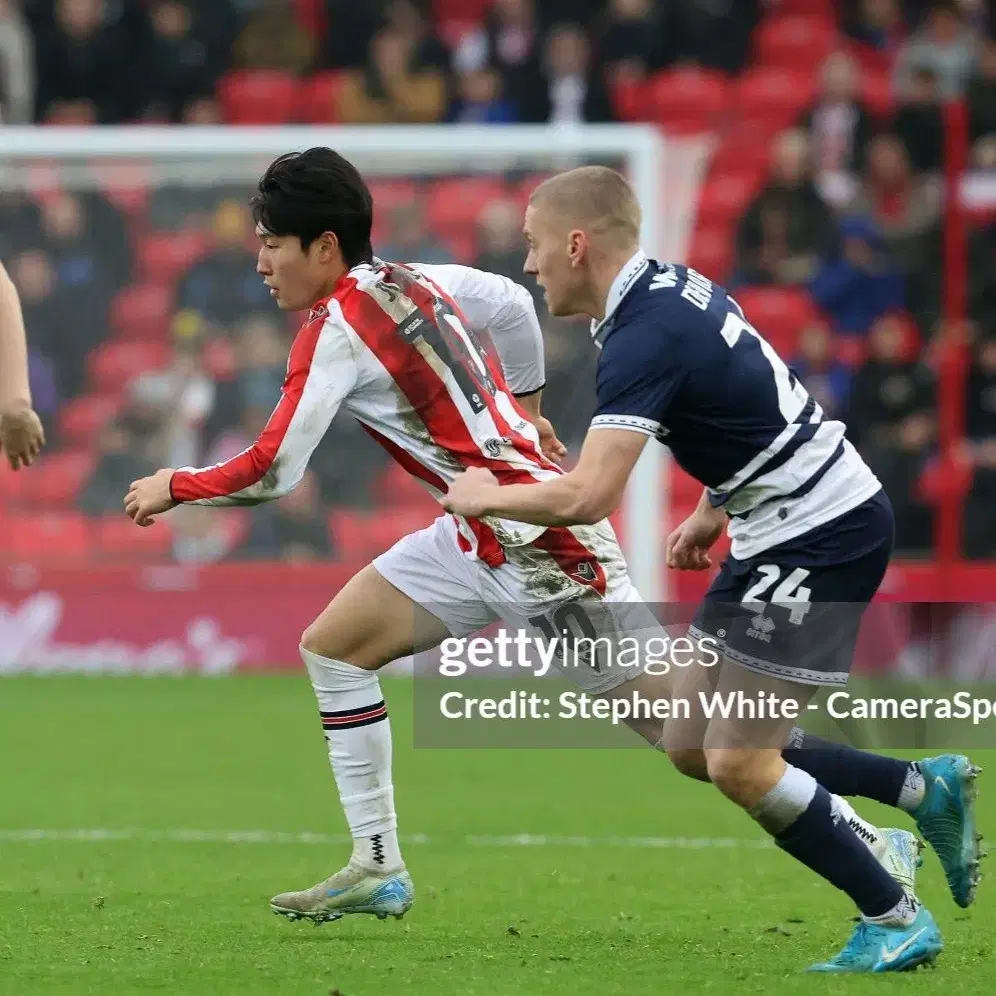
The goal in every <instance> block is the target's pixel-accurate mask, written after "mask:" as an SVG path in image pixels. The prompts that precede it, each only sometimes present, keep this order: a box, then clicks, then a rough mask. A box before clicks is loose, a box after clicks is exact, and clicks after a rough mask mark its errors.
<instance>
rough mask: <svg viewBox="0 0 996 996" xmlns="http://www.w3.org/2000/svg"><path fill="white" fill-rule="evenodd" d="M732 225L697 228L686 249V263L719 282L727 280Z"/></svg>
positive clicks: (730, 259)
mask: <svg viewBox="0 0 996 996" xmlns="http://www.w3.org/2000/svg"><path fill="white" fill-rule="evenodd" d="M733 238H734V236H733V226H731V225H713V226H710V227H709V228H697V229H696V231H695V234H694V235H693V236H692V244H691V246H690V247H689V250H688V260H687V262H688V265H689V266H691V267H692V268H693V269H696V270H698V271H699V273H701V274H702V275H703V276H706V277H708V278H709V279H710V280H716V281H718V282H720V283H722V282H723V281H725V280H727V279H728V278H729V275H730V269H731V267H732V264H733V249H734V244H733Z"/></svg>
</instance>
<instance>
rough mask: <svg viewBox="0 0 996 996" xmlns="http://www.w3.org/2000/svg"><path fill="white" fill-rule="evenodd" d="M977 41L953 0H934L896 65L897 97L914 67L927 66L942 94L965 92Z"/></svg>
mask: <svg viewBox="0 0 996 996" xmlns="http://www.w3.org/2000/svg"><path fill="white" fill-rule="evenodd" d="M976 50H977V42H976V38H975V35H974V33H973V32H972V30H971V28H969V27H968V26H967V25H966V24H965V23H964V19H963V16H962V12H961V9H960V8H959V6H958V4H957V2H956V0H934V2H933V3H931V5H930V10H929V11H928V13H927V21H926V23H925V24H924V26H923V28H921V29H920V30H919V31H918V32H917V33H916V34H915V35H913V37H912V38H910V39H909V41H907V42H906V44H905V45H903V47H902V49H901V50H900V53H899V57H898V59H897V60H896V66H895V87H896V93H897V95H898V96H899V98H900V99H903V98H905V97H906V95H907V94H908V93H909V90H910V86H911V83H912V78H913V71H914V70H916V69H930V70H931V71H932V72H933V73H934V74H935V76H936V77H937V83H938V87H939V89H940V93H941V96H942V98H944V99H948V98H951V97H959V96H961V95H962V93H964V91H965V87H966V86H967V84H968V80H969V77H970V76H971V73H972V67H973V66H974V64H975V56H976Z"/></svg>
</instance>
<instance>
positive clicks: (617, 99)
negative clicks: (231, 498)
mask: <svg viewBox="0 0 996 996" xmlns="http://www.w3.org/2000/svg"><path fill="white" fill-rule="evenodd" d="M994 16H996V6H993V7H992V8H990V6H989V5H988V4H987V3H985V2H984V0H962V2H957V0H948V2H928V0H921V2H903V3H901V2H899V0H853V2H842V3H837V4H832V3H829V2H827V3H822V2H815V0H813V2H805V3H802V2H799V3H796V2H792V0H781V2H779V0H768V2H764V0H491V2H486V0H459V2H456V0H454V2H451V3H447V2H445V0H444V2H437V3H435V4H422V3H419V2H416V0H390V2H387V0H369V2H367V3H363V4H355V3H353V2H351V0H326V2H324V3H322V2H293V0H149V2H145V3H131V2H125V0H0V142H2V128H3V124H21V123H31V122H38V123H46V124H49V125H58V124H92V125H102V124H115V123H128V122H168V123H174V124H176V125H178V126H179V125H189V126H196V125H203V124H213V123H220V122H226V121H232V122H240V121H244V120H250V119H247V118H246V117H244V114H243V112H244V109H245V108H246V107H247V106H249V107H250V108H251V109H252V110H253V113H257V114H258V113H259V108H260V105H261V104H262V105H264V106H265V107H266V108H267V109H268V110H267V113H268V114H270V113H273V111H274V108H278V111H279V107H280V106H285V108H286V109H285V112H283V113H284V117H283V118H277V120H295V119H298V118H296V117H295V111H294V110H292V108H298V107H300V106H304V105H306V106H307V108H308V111H307V115H306V118H305V119H306V120H309V121H338V122H343V123H353V124H359V123H377V124H386V123H411V122H420V123H435V122H439V123H440V125H441V126H445V123H447V122H474V123H490V124H494V125H495V126H496V127H500V126H501V125H502V124H506V123H511V122H551V123H557V122H569V121H588V122H607V121H625V120H633V119H646V120H653V121H658V122H659V123H661V124H662V126H663V127H664V128H665V129H668V128H671V127H673V128H675V129H676V130H678V131H687V130H690V127H689V122H691V123H692V125H691V130H695V129H696V128H697V127H699V126H701V125H702V124H703V123H705V125H706V126H708V127H710V128H712V129H714V130H718V131H719V132H720V135H721V137H722V138H723V141H722V143H721V144H720V147H719V152H718V153H717V155H716V157H715V159H714V162H713V164H712V167H711V169H712V172H711V174H710V178H709V179H708V181H707V182H706V184H705V187H704V189H703V203H702V206H701V209H700V217H699V222H698V225H697V228H696V232H695V235H694V237H693V239H692V244H691V247H690V252H689V261H690V262H691V263H692V264H693V265H696V266H699V267H700V268H701V269H702V270H703V271H704V272H705V273H706V274H707V275H708V276H711V277H713V278H715V279H717V280H721V281H726V282H727V284H728V286H730V287H731V288H732V289H734V291H735V293H736V295H737V298H738V300H739V301H740V302H741V304H743V305H744V306H745V308H746V309H747V311H748V315H750V316H752V317H754V320H755V321H756V323H757V325H758V326H759V328H760V330H761V332H762V334H767V333H768V331H769V329H770V330H771V332H772V336H773V337H774V338H775V340H776V344H777V345H778V346H779V348H780V349H781V350H782V351H783V352H784V353H786V354H787V358H788V359H790V360H791V361H792V364H793V366H794V368H795V370H796V371H797V373H798V374H799V375H800V377H801V378H802V379H803V381H804V382H805V383H806V385H807V387H808V388H809V389H810V390H811V391H812V393H813V394H814V395H815V396H816V397H817V398H818V400H819V401H820V403H821V404H822V405H823V406H824V408H826V409H827V410H828V411H831V412H834V413H836V414H839V415H840V417H842V418H844V419H845V420H846V421H847V422H848V423H849V426H850V433H851V437H852V439H853V441H854V442H855V444H856V445H857V446H859V447H860V448H861V450H862V451H863V452H864V453H865V454H866V456H867V458H868V460H869V462H870V463H871V465H872V467H873V469H874V470H875V471H876V473H878V474H879V476H880V477H881V479H882V480H883V482H884V484H885V485H886V488H887V490H888V491H889V493H890V496H891V497H892V500H893V503H894V504H895V506H896V508H897V517H898V523H899V537H898V541H899V542H898V545H899V548H900V550H902V551H903V552H905V553H908V554H913V555H922V554H927V553H929V552H930V545H931V542H932V536H933V520H934V516H935V509H936V495H937V489H938V481H937V473H936V460H935V458H936V450H937V432H938V429H937V421H938V420H937V410H936V375H937V356H938V349H937V344H938V343H940V342H943V341H944V340H945V339H946V338H947V337H950V336H969V337H970V340H971V342H972V356H973V359H972V365H971V370H970V373H969V377H968V389H967V393H966V397H965V419H966V440H965V443H964V446H963V450H962V458H963V464H964V468H965V476H964V487H965V489H966V494H967V501H966V505H965V527H964V530H963V531H964V537H965V542H964V552H965V555H966V556H968V557H972V558H977V557H991V556H994V555H996V522H994V520H993V519H992V516H991V515H988V514H987V511H988V507H989V505H990V504H991V502H992V500H993V499H994V498H996V324H994V323H996V224H994V223H993V222H992V221H991V219H990V218H989V217H987V216H986V215H985V213H983V214H982V216H981V217H980V218H979V219H977V222H976V224H975V225H974V227H973V230H972V231H971V234H970V237H969V246H968V258H969V265H970V273H969V287H968V299H969V317H970V320H969V322H968V323H967V325H966V327H959V328H956V329H953V328H949V327H948V326H947V325H946V324H945V323H944V322H943V320H942V317H941V316H942V295H943V285H942V272H943V239H942V232H943V228H942V226H943V212H944V202H943V190H944V188H943V182H942V168H943V161H942V156H943V150H944V146H945V142H944V124H943V102H944V101H945V100H947V99H951V98H964V99H965V101H966V102H967V107H968V116H969V130H970V139H971V151H970V169H971V170H972V171H973V172H974V173H978V174H980V175H984V174H986V173H987V172H988V171H992V170H996V41H994V40H993V21H994ZM793 21H794V30H795V31H796V32H797V33H798V32H800V31H801V32H802V34H801V35H798V37H801V38H802V39H803V40H804V41H806V42H807V44H808V45H809V48H807V46H806V45H800V44H794V45H793V44H792V43H791V37H792V36H791V32H790V31H789V29H788V28H786V27H780V26H782V25H786V24H787V23H788V22H793ZM824 30H825V33H824V34H821V31H824ZM779 31H781V33H782V35H785V38H781V36H780V35H779ZM779 39H781V40H779ZM814 52H818V53H819V58H818V59H816V60H815V61H811V56H812V54H813V53H814ZM803 63H805V66H804V68H803ZM789 70H791V72H789ZM765 73H767V76H766V77H765V80H767V81H769V82H770V81H771V80H777V79H782V81H783V85H786V86H789V87H793V80H798V79H800V78H801V77H800V75H799V74H800V73H805V84H806V85H805V86H803V88H802V90H801V93H802V94H803V98H804V99H803V101H802V103H801V104H800V102H799V92H800V91H798V88H795V89H794V90H793V93H792V94H791V95H786V94H781V93H776V94H774V96H773V100H774V102H776V103H777V102H778V101H780V102H781V103H780V105H779V106H783V105H784V107H786V108H788V109H789V111H790V113H789V114H788V115H787V116H786V115H785V114H784V113H783V114H781V115H780V116H779V115H778V114H773V115H772V116H771V117H770V118H769V119H767V120H766V121H765V122H764V127H762V128H757V127H753V128H752V130H751V131H750V133H749V134H744V133H743V127H742V128H741V130H740V131H738V129H737V125H736V123H735V122H731V121H729V120H723V119H722V112H723V109H724V107H725V104H724V101H723V99H721V97H720V96H717V95H722V94H727V95H728V94H729V93H732V92H733V91H732V89H731V88H732V87H734V86H735V85H740V82H741V81H743V85H745V86H746V85H747V83H748V82H749V81H751V80H759V79H761V77H762V75H763V74H765ZM778 73H782V74H783V76H782V77H778V76H777V74H778ZM786 73H788V74H789V75H785V74H786ZM792 74H794V75H792ZM786 80H787V83H786V82H785V81H786ZM686 85H687V87H688V89H687V91H686V89H685V86H686ZM288 87H290V89H288ZM807 88H811V99H806V94H807V93H808V92H809V90H808V89H807ZM305 95H306V99H305ZM789 98H791V99H789ZM282 101H283V102H284V104H283V105H282V104H281V102H282ZM682 105H685V106H684V107H683V106H682ZM710 107H711V108H713V111H710V110H709V108H710ZM713 112H714V115H713V116H712V117H709V115H710V114H713ZM741 124H742V126H746V125H756V124H757V122H742V123H741ZM528 180H529V178H528V176H508V177H504V178H502V180H501V182H493V183H490V184H489V185H487V186H486V187H484V188H473V189H474V190H475V191H476V193H475V195H474V196H475V200H474V202H473V204H472V205H470V208H472V216H470V217H467V215H468V214H469V209H468V211H466V212H464V214H463V215H461V216H460V218H459V219H458V223H457V224H448V225H444V226H442V227H440V226H438V225H436V224H435V221H434V219H435V217H436V215H435V214H434V212H433V200H432V190H431V187H430V185H429V184H427V183H426V184H411V185H407V186H406V185H404V184H401V185H393V186H392V185H391V184H384V185H382V186H381V188H380V189H379V190H378V191H377V192H376V193H375V196H376V197H377V201H378V205H379V210H378V220H377V225H378V236H379V237H378V241H377V243H376V245H375V250H376V251H377V252H378V253H379V254H380V255H382V256H384V257H385V258H394V259H400V260H406V259H407V260H418V261H423V262H446V261H454V262H465V263H471V264H474V265H477V266H480V267H482V268H485V269H489V270H495V271H498V272H501V273H505V274H508V275H510V276H513V277H515V278H516V279H523V278H522V276H521V265H522V261H523V256H524V253H523V249H522V243H521V238H520V234H519V228H520V218H521V206H522V192H523V190H524V189H526V188H527V186H528ZM466 189H467V190H470V189H471V188H470V187H468V188H466ZM392 191H393V194H394V196H392ZM413 191H415V192H417V193H418V196H412V195H411V194H412V192H413ZM248 193H249V191H248V190H247V189H244V188H239V187H234V186H230V185H228V186H226V185H223V184H222V183H221V182H219V183H217V184H216V185H214V186H209V185H206V184H204V183H203V182H202V183H201V185H199V186H166V187H162V188H158V189H154V190H148V191H145V192H144V195H143V196H141V197H140V198H138V199H137V200H136V199H134V198H127V197H116V196H114V191H112V190H106V189H96V188H93V189H91V188H86V189H81V188H74V187H72V186H67V187H65V188H62V187H59V186H58V185H56V186H54V187H52V188H48V189H46V190H45V191H44V192H41V193H40V192H38V191H35V192H33V193H24V192H20V191H18V190H16V189H0V258H2V259H3V260H4V261H5V263H6V264H7V266H8V269H9V270H10V272H11V275H12V277H13V279H14V281H15V283H16V285H17V287H18V289H19V291H20V294H21V297H22V302H23V306H24V311H25V320H26V324H27V328H28V330H29V337H30V365H31V383H32V391H33V394H34V398H35V405H36V408H37V409H38V411H39V413H40V414H41V415H42V417H43V419H44V421H45V424H46V430H47V432H48V435H49V439H50V440H51V443H50V449H51V450H52V453H51V454H50V455H48V456H46V458H45V459H44V460H43V461H42V462H41V463H40V464H39V467H38V470H37V474H36V475H35V477H34V482H33V483H26V482H24V483H17V484H15V483H13V482H12V481H11V477H12V475H10V474H7V475H2V476H0V502H6V503H7V504H8V505H10V506H11V507H15V508H16V507H18V505H19V503H20V506H21V507H36V506H38V505H39V504H40V505H42V506H44V505H45V504H46V501H48V502H50V503H51V504H53V505H55V506H57V505H58V504H59V503H60V502H64V501H65V500H71V501H72V502H73V503H74V505H75V507H76V509H77V510H78V511H80V512H82V513H84V514H85V515H86V516H89V517H93V518H94V519H95V520H100V521H104V517H120V506H121V496H122V494H123V493H124V491H125V488H126V486H127V484H128V483H129V482H130V481H131V480H132V479H134V478H136V477H139V476H142V475H144V474H146V473H148V472H150V471H151V470H153V469H155V468H157V467H159V466H178V465H189V464H195V465H204V464H209V463H213V462H216V461H219V460H223V459H226V458H227V457H228V456H230V455H233V454H234V453H237V452H238V451H239V450H241V449H242V448H243V447H244V446H246V445H247V444H248V442H249V441H251V439H252V438H254V436H255V434H256V432H257V431H258V430H259V429H260V427H261V426H262V425H263V424H264V422H265V420H266V417H267V415H268V413H269V411H270V409H271V407H272V405H273V402H274V398H275V397H276V395H277V393H278V391H279V388H280V383H281V380H282V376H283V371H284V364H285V360H286V355H287V348H288V343H289V337H290V335H291V334H292V327H291V326H289V325H288V323H287V321H286V318H285V316H282V315H280V314H279V313H278V312H277V311H276V310H275V308H274V306H273V305H272V303H271V302H270V300H269V297H268V295H267V293H266V289H265V287H263V285H262V283H261V281H260V280H259V278H258V277H256V276H255V273H254V267H255V261H254V253H253V248H252V246H253V229H252V219H251V217H250V214H249V211H248V209H247V196H248ZM450 196H457V197H459V196H461V192H460V190H459V189H458V190H456V192H455V194H454V192H453V191H450ZM157 240H158V241H157ZM164 247H165V248H164ZM167 256H168V258H169V260H170V261H171V262H170V265H169V266H168V267H167V266H166V264H165V263H164V260H165V259H166V257H167ZM167 271H168V272H167ZM525 282H526V283H527V284H528V283H529V281H528V280H526V281H525ZM532 289H533V290H534V291H535V288H532ZM537 306H538V308H539V310H540V314H541V317H542V319H543V323H544V329H545V333H546V337H547V364H548V371H547V372H548V378H547V388H546V392H545V409H546V412H547V414H548V416H549V417H550V418H551V419H552V420H553V421H554V423H555V424H556V425H557V427H558V430H559V431H560V433H561V436H562V438H564V440H565V441H566V442H567V443H568V444H569V445H571V446H572V447H576V446H577V444H578V443H579V441H580V440H581V438H583V435H584V432H585V428H586V426H587V422H588V417H589V410H588V408H587V406H586V402H585V401H583V400H582V401H579V397H580V398H587V397H588V395H589V393H590V392H588V391H585V392H584V394H583V395H582V394H580V392H579V389H578V387H577V385H578V384H589V383H590V382H591V374H592V369H593V365H594V357H593V355H592V350H591V349H590V348H588V346H587V344H586V343H585V340H584V336H583V334H581V335H579V334H578V329H577V328H576V326H574V325H573V324H571V323H568V322H563V321H555V320H552V319H550V318H549V317H548V316H547V315H545V313H544V312H543V305H542V300H541V297H539V296H538V295H537ZM769 323H770V324H769ZM138 327H141V329H142V331H141V333H137V338H138V339H139V340H141V341H140V342H132V341H130V340H131V339H134V338H136V331H135V330H136V328H138ZM780 329H784V332H780ZM344 452H348V453H349V459H348V461H344V460H343V459H342V454H343V453H344ZM46 466H48V467H49V468H53V469H51V470H50V471H48V472H47V473H48V474H50V475H51V476H52V477H53V478H54V477H55V476H56V475H57V474H58V478H59V480H58V482H55V481H54V480H53V482H51V483H49V484H48V485H47V488H48V490H46V483H45V474H46V471H45V468H46ZM25 476H26V480H27V475H25ZM416 487H417V486H416ZM67 489H68V490H67ZM416 493H417V492H415V491H413V490H412V486H411V485H409V484H407V483H405V482H404V481H402V480H401V478H400V477H399V476H398V475H397V472H396V470H395V469H394V468H389V467H388V466H387V461H386V459H385V458H384V456H383V455H382V454H381V451H380V450H379V449H378V448H377V447H376V446H375V445H374V444H373V443H372V442H371V441H370V440H368V439H367V438H366V437H365V434H364V433H363V432H362V431H361V430H359V428H358V427H357V426H355V425H354V424H353V423H352V422H351V421H350V420H346V419H341V420H337V422H336V423H335V425H334V426H333V429H332V431H331V432H330V435H329V438H328V439H327V440H326V442H325V443H324V444H323V445H322V447H320V449H319V451H318V453H317V455H316V460H315V462H314V464H313V470H312V471H310V472H309V475H308V477H307V478H306V481H305V484H304V486H303V487H302V488H301V489H300V490H299V491H298V492H296V493H295V494H294V495H293V496H291V497H289V498H287V499H284V500H282V501H281V502H279V503H276V504H275V505H274V506H273V507H269V508H266V509H263V510H259V511H257V512H256V513H254V514H253V516H251V517H248V518H245V517H240V516H239V514H238V513H232V515H231V516H228V515H220V514H217V513H215V512H206V513H205V512H204V510H201V509H196V508H184V509H181V510H178V512H177V513H176V514H175V515H174V516H171V517H170V518H171V521H172V534H171V538H170V543H171V546H170V550H169V551H168V552H169V553H170V554H171V555H172V556H173V557H174V558H175V559H177V560H178V561H180V562H188V563H203V562H211V561H214V560H219V559H223V558H230V557H272V556H285V557H301V558H308V557H326V556H329V555H336V554H342V551H343V549H344V547H345V545H346V544H347V543H349V542H350V541H351V539H350V535H349V534H350V533H351V530H350V529H342V530H336V528H335V524H336V522H337V521H341V520H340V519H337V517H336V515H335V514H333V515H331V516H330V515H329V510H330V509H332V508H347V509H348V508H363V507H367V506H370V505H372V504H376V503H378V502H385V501H393V502H394V503H395V505H396V506H398V507H401V506H402V505H405V504H411V503H414V502H415V501H416V499H415V497H414V495H415V494H416ZM66 494H70V498H69V499H66V498H65V495H66ZM46 496H48V497H46ZM416 507H417V508H419V509H422V510H424V508H425V505H424V502H423V504H422V505H419V506H416ZM125 524H127V523H125ZM108 528H110V527H108ZM108 535H110V533H109V534H108ZM108 542H109V546H108V549H112V548H114V541H111V540H109V541H108ZM374 542H376V540H374ZM118 546H119V547H120V548H121V549H123V548H124V546H125V543H124V541H123V540H122V541H118Z"/></svg>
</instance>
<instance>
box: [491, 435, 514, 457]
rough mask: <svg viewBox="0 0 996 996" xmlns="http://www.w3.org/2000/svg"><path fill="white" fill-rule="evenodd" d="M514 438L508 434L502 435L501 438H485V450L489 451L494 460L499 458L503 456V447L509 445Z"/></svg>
mask: <svg viewBox="0 0 996 996" xmlns="http://www.w3.org/2000/svg"><path fill="white" fill-rule="evenodd" d="M511 441H512V440H511V439H509V438H508V436H502V437H501V439H485V440H484V452H485V453H487V455H488V456H489V457H491V459H492V460H497V459H498V457H500V456H501V451H502V448H503V447H505V446H507V445H508V444H509V443H510V442H511Z"/></svg>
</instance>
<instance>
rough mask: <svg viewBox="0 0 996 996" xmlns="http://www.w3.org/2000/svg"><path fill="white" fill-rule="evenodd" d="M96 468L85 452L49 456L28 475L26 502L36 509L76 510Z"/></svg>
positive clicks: (25, 488) (26, 476) (88, 454)
mask: <svg viewBox="0 0 996 996" xmlns="http://www.w3.org/2000/svg"><path fill="white" fill-rule="evenodd" d="M93 465H94V458H93V456H92V455H91V454H90V453H89V452H87V451H85V450H76V451H69V452H65V453H50V454H47V455H46V456H44V457H42V458H41V459H40V460H39V461H38V463H37V464H35V466H33V467H32V468H31V469H30V470H29V471H28V472H27V473H26V474H25V477H24V492H23V495H22V501H23V502H24V503H25V505H27V506H28V507H30V508H32V509H60V508H72V507H73V506H74V505H75V503H76V498H77V496H78V495H79V492H80V490H81V489H82V487H83V485H84V484H85V483H86V481H87V479H88V478H89V477H90V474H91V473H92V471H93Z"/></svg>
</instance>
